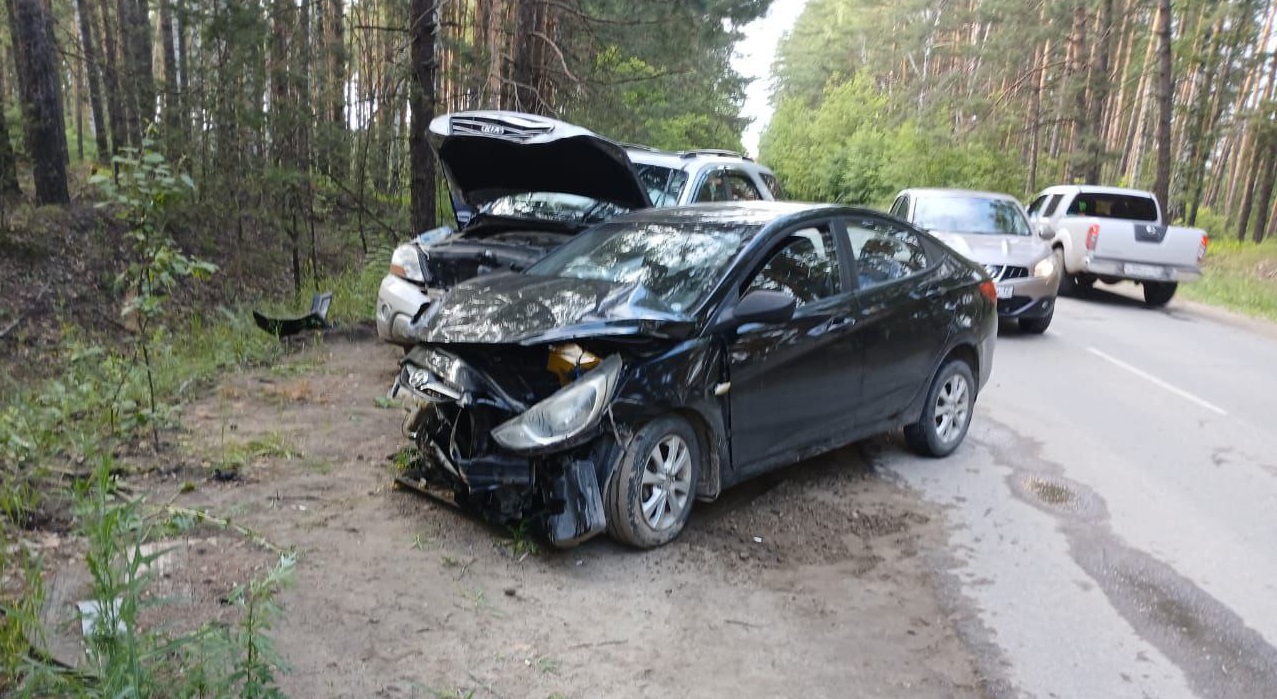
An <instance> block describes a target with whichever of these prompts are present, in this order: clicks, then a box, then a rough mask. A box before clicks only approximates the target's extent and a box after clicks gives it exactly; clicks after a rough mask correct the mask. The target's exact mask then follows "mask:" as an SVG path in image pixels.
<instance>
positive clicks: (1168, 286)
mask: <svg viewBox="0 0 1277 699" xmlns="http://www.w3.org/2000/svg"><path fill="white" fill-rule="evenodd" d="M1143 285H1144V304H1145V305H1147V306H1150V307H1152V308H1160V307H1162V306H1165V305H1166V304H1168V303H1170V302H1171V298H1172V297H1173V296H1175V290H1176V289H1178V288H1179V283H1178V282H1144V283H1143Z"/></svg>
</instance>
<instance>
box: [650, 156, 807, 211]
mask: <svg viewBox="0 0 1277 699" xmlns="http://www.w3.org/2000/svg"><path fill="white" fill-rule="evenodd" d="M625 150H626V152H627V153H628V154H629V156H630V161H631V162H633V163H634V169H636V170H638V174H639V178H640V179H642V180H643V184H644V185H645V186H646V187H647V193H648V196H649V197H650V198H651V200H652V206H681V205H683V204H695V203H697V202H704V201H739V200H751V199H766V200H772V199H780V198H782V197H781V191H780V183H779V182H777V181H776V175H775V173H773V172H772V171H771V170H769V169H768V168H766V167H764V166H762V165H759V164H758V163H756V162H754V161H753V160H752V159H750V158H748V157H746V156H743V155H741V154H739V153H733V152H732V151H727V150H713V149H702V150H687V151H676V152H675V151H663V150H657V149H655V148H648V147H647V146H636V145H626V146H625Z"/></svg>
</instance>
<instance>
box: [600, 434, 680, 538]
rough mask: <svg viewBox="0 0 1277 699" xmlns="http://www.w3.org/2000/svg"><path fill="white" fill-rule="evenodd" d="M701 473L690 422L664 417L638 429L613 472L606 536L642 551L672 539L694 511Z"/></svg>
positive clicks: (607, 498)
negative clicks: (697, 485)
mask: <svg viewBox="0 0 1277 699" xmlns="http://www.w3.org/2000/svg"><path fill="white" fill-rule="evenodd" d="M700 469H701V445H700V440H699V439H697V435H696V430H694V429H692V426H691V425H690V424H688V422H687V420H684V419H683V418H681V417H679V416H677V415H666V416H664V417H661V418H658V419H656V420H653V421H651V422H649V423H647V424H645V425H643V426H642V427H640V428H639V429H638V432H636V433H635V434H634V438H633V439H631V440H630V443H629V446H628V447H627V448H626V449H625V451H624V452H623V453H622V454H621V456H620V458H619V459H618V460H617V463H616V464H615V466H614V467H613V469H612V477H611V482H610V483H609V487H608V489H607V494H606V501H605V503H604V507H605V508H606V509H607V530H608V534H610V535H611V536H612V538H613V539H616V540H617V541H620V542H621V543H623V544H629V545H630V546H633V547H635V548H641V549H650V548H655V547H657V546H661V545H663V544H667V543H669V542H671V541H673V540H674V538H675V537H677V536H678V535H679V533H680V532H682V531H683V525H685V524H686V523H687V517H688V515H689V514H690V513H691V511H692V502H693V501H694V500H695V498H696V484H697V482H698V480H697V479H698V478H699V477H700Z"/></svg>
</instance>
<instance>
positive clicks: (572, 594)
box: [54, 337, 985, 698]
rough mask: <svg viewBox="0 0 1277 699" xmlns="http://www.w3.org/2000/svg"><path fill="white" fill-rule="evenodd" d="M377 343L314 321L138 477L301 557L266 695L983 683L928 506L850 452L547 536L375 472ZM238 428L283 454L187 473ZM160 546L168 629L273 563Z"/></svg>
mask: <svg viewBox="0 0 1277 699" xmlns="http://www.w3.org/2000/svg"><path fill="white" fill-rule="evenodd" d="M396 357H397V351H395V350H392V349H390V348H388V347H385V346H382V345H380V344H379V343H377V342H376V341H374V340H372V339H369V338H366V337H357V338H353V339H333V338H330V339H329V340H327V341H326V342H324V343H322V344H321V345H319V346H317V347H314V348H312V349H309V350H307V351H306V352H304V353H302V354H301V355H299V356H297V357H294V358H293V359H292V360H291V362H290V364H289V365H288V366H286V367H283V368H280V367H276V368H275V369H274V370H262V371H258V372H254V373H248V374H242V375H237V376H234V377H231V378H229V379H228V380H227V381H226V382H225V383H224V384H223V385H222V386H221V388H220V389H219V390H218V391H217V392H216V393H215V395H213V396H210V397H209V398H207V399H204V400H202V401H200V402H198V403H195V404H193V405H191V406H189V407H188V409H187V410H186V412H185V416H184V423H185V425H186V430H187V433H186V434H185V435H184V436H183V437H184V441H185V442H186V444H185V446H184V447H183V448H182V449H181V452H182V454H184V455H185V456H183V457H180V458H176V459H175V464H174V467H173V468H172V469H170V470H169V473H168V475H163V476H155V477H153V478H152V479H151V480H149V481H148V482H147V483H146V484H145V487H146V488H148V489H150V490H151V491H153V500H167V499H169V498H170V497H174V498H175V501H174V502H175V504H177V505H179V506H183V507H191V508H207V509H208V511H209V512H210V514H216V515H218V516H220V517H229V518H232V519H233V521H234V522H236V523H238V524H240V525H243V526H246V527H249V528H251V529H252V530H254V531H256V532H258V533H260V534H261V535H262V536H263V537H265V539H267V540H269V541H270V542H273V543H274V544H276V545H279V546H285V547H286V546H296V547H297V548H298V549H299V550H300V551H301V552H302V557H301V559H300V562H299V563H298V566H297V570H296V576H295V578H296V581H295V585H294V586H292V587H291V588H290V589H288V590H287V591H286V592H284V593H283V594H282V595H281V596H280V599H279V601H280V602H281V603H282V605H283V607H284V615H283V617H282V618H281V619H279V620H278V622H277V624H276V627H275V632H274V637H275V639H276V644H277V648H278V650H279V651H280V652H281V653H282V654H283V655H284V657H285V658H286V659H287V660H288V662H289V664H290V666H291V672H289V673H288V674H286V675H283V676H282V685H283V688H284V690H285V691H286V692H287V693H288V695H289V696H294V697H450V696H456V697H466V696H474V697H538V698H546V697H630V696H650V695H653V694H660V695H663V696H672V697H698V698H701V697H733V698H739V697H846V696H858V697H910V698H915V697H980V696H984V695H985V691H984V689H983V684H982V682H981V680H980V678H979V677H978V675H977V672H976V670H975V666H974V664H973V662H972V660H971V656H970V653H969V652H968V650H967V649H966V648H965V647H964V646H963V644H962V643H961V641H960V640H959V638H958V636H957V634H956V632H955V624H954V620H953V618H952V617H951V616H950V615H949V614H947V613H946V611H945V610H944V608H943V605H942V604H941V602H940V597H939V593H938V591H937V581H936V580H935V576H934V573H933V571H932V566H931V565H929V564H928V560H929V559H930V558H932V556H933V554H939V553H940V552H942V550H943V548H944V532H943V529H942V526H943V525H942V524H941V519H942V517H940V516H939V513H938V512H936V511H934V510H933V509H930V506H928V505H925V504H923V503H921V502H919V500H918V499H917V498H916V497H914V495H913V494H912V493H910V492H909V491H907V490H904V489H902V488H901V487H900V486H898V485H896V484H894V483H891V482H889V481H887V480H884V479H883V478H881V477H879V476H878V475H876V474H875V473H874V472H873V471H872V469H871V468H870V467H868V466H866V460H865V458H864V457H863V455H862V454H861V451H860V449H857V448H853V449H848V450H843V451H841V452H839V453H836V454H832V455H829V456H826V457H823V458H820V459H816V460H813V461H810V462H807V463H804V464H801V465H799V466H797V467H794V468H791V469H788V470H786V471H784V472H782V473H779V474H774V475H772V476H769V477H766V478H764V479H761V480H759V481H756V482H753V483H750V484H746V485H744V486H741V487H739V488H737V489H735V490H733V491H729V492H728V493H727V494H725V495H724V497H723V498H722V499H720V500H719V501H718V502H716V503H713V504H709V505H706V504H698V505H697V508H696V510H695V511H694V512H693V514H692V519H691V522H690V523H689V525H688V527H689V528H688V530H687V531H685V533H684V534H683V536H682V537H680V539H678V540H677V541H676V542H674V543H673V544H671V545H669V546H666V547H665V548H663V549H660V550H657V551H652V552H645V553H644V552H636V551H631V550H628V549H624V548H622V547H619V546H617V545H614V544H612V543H611V542H610V541H607V540H605V539H596V540H594V541H592V542H589V543H587V544H586V545H584V546H582V547H580V548H578V549H575V550H571V551H562V552H561V551H555V550H551V549H548V548H547V547H545V546H539V547H538V546H537V545H536V543H535V542H533V541H530V540H528V539H526V538H523V537H519V538H518V539H514V538H511V535H510V533H508V532H504V531H500V530H496V529H494V528H491V527H489V526H486V525H484V524H482V523H480V522H477V521H475V520H472V519H469V518H467V517H465V516H464V515H461V514H459V513H458V512H456V511H454V510H452V509H450V508H448V507H445V506H443V505H440V504H438V503H436V502H434V501H432V500H430V499H428V498H423V497H421V496H419V495H417V494H414V493H411V492H405V491H400V490H396V489H394V488H393V487H392V486H391V473H392V470H393V466H392V464H391V462H390V460H389V457H390V456H391V455H392V454H393V453H394V452H395V451H396V450H397V449H398V448H399V446H400V445H401V444H402V443H403V439H402V438H401V436H400V420H401V418H402V413H401V412H400V409H398V408H397V407H382V406H384V405H385V403H381V404H380V405H379V402H378V400H377V398H378V397H379V396H382V395H383V394H384V392H385V390H386V388H387V387H388V385H389V383H390V381H391V380H392V378H393V374H394V371H395V368H396V365H395V359H396ZM261 438H266V439H267V441H271V442H273V443H275V444H286V445H288V447H289V450H288V451H291V452H292V453H290V454H287V455H282V456H281V455H277V456H271V457H266V458H259V459H255V460H252V461H251V462H250V463H249V465H247V466H245V467H244V468H242V469H241V470H240V472H239V478H238V479H237V480H234V481H230V482H222V481H217V480H213V479H211V478H210V476H211V474H212V471H213V469H214V468H215V467H217V466H218V464H219V463H220V462H221V461H222V460H224V456H225V454H227V453H228V452H229V451H230V450H232V448H233V446H234V445H235V444H237V443H246V442H248V441H250V440H253V439H261ZM182 483H194V484H195V486H196V487H195V488H194V490H192V491H190V492H186V493H181V492H179V491H180V489H181V484H182ZM174 543H176V544H177V548H176V549H175V551H174V554H173V556H172V558H171V560H167V561H166V562H165V566H166V567H165V569H164V571H163V575H162V579H161V584H160V588H161V589H160V590H159V591H158V592H157V594H160V595H162V596H167V597H171V598H174V599H176V600H177V601H176V602H173V603H170V605H169V606H168V611H167V612H166V613H165V617H166V619H167V620H169V622H170V623H173V621H172V620H173V619H177V620H178V621H177V623H179V625H180V623H181V620H182V619H185V620H186V621H187V622H190V621H192V620H195V619H198V618H206V617H209V616H216V615H219V614H225V609H226V605H225V604H224V600H225V596H226V594H227V592H228V591H229V588H230V587H231V586H232V585H234V584H236V583H239V582H243V581H244V580H245V579H247V578H248V577H249V576H251V575H260V574H261V573H262V572H264V571H265V570H266V569H267V568H268V567H269V566H270V565H271V564H272V562H273V561H274V559H275V556H274V554H273V553H271V552H270V551H269V550H267V549H265V548H263V547H262V546H259V545H254V544H251V543H249V542H247V541H245V540H244V538H243V537H242V536H237V535H236V534H234V533H233V532H228V531H225V530H222V531H216V530H210V528H208V527H203V528H200V529H199V530H198V531H196V532H193V533H191V534H190V535H189V537H188V538H186V539H181V540H175V541H174ZM534 549H535V550H534ZM74 577H75V576H73V575H71V574H69V573H68V574H66V575H63V576H62V578H61V579H62V580H63V584H62V585H61V587H62V588H67V587H68V585H69V586H70V587H72V588H74V587H76V585H71V584H70V583H67V582H66V581H67V580H74ZM54 597H55V598H61V599H67V598H68V597H74V590H73V589H72V590H69V591H67V592H66V593H65V594H61V595H55V596H54ZM471 692H473V694H470V693H471Z"/></svg>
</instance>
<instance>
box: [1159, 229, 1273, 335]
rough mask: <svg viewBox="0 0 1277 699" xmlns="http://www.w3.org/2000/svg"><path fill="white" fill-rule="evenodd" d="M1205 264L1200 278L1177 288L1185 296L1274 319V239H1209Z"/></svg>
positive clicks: (1247, 313)
mask: <svg viewBox="0 0 1277 699" xmlns="http://www.w3.org/2000/svg"><path fill="white" fill-rule="evenodd" d="M1199 219H1200V214H1199ZM1199 223H1201V221H1200V220H1199ZM1205 267H1206V271H1205V275H1204V276H1203V277H1202V280H1201V281H1199V282H1196V283H1193V284H1185V285H1183V286H1181V287H1180V292H1181V293H1182V294H1183V295H1184V296H1185V297H1186V298H1190V299H1194V300H1197V301H1203V302H1206V303H1210V304H1213V305H1217V306H1222V307H1224V308H1227V309H1229V310H1233V311H1237V312H1239V313H1244V314H1246V315H1251V316H1256V317H1260V318H1267V319H1269V320H1277V240H1272V239H1270V240H1268V241H1265V242H1264V243H1261V244H1259V245H1255V244H1254V243H1241V242H1238V241H1236V240H1235V239H1232V238H1212V239H1211V242H1210V251H1209V252H1208V253H1207V254H1206V263H1205Z"/></svg>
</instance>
